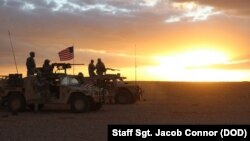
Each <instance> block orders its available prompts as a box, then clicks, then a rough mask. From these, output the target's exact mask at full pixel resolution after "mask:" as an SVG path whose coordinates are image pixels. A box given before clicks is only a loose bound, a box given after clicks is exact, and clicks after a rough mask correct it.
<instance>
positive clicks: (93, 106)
mask: <svg viewBox="0 0 250 141" xmlns="http://www.w3.org/2000/svg"><path fill="white" fill-rule="evenodd" d="M102 105H103V104H102V103H92V104H91V111H98V110H100V109H101V108H102Z"/></svg>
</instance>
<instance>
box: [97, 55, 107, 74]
mask: <svg viewBox="0 0 250 141" xmlns="http://www.w3.org/2000/svg"><path fill="white" fill-rule="evenodd" d="M105 72H106V67H105V65H104V63H103V62H102V60H101V59H100V58H98V59H97V63H96V73H97V75H104V74H105Z"/></svg>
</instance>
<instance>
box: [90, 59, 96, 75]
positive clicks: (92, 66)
mask: <svg viewBox="0 0 250 141" xmlns="http://www.w3.org/2000/svg"><path fill="white" fill-rule="evenodd" d="M95 69H96V67H95V65H94V60H91V61H90V63H89V67H88V70H89V77H94V76H96V74H95Z"/></svg>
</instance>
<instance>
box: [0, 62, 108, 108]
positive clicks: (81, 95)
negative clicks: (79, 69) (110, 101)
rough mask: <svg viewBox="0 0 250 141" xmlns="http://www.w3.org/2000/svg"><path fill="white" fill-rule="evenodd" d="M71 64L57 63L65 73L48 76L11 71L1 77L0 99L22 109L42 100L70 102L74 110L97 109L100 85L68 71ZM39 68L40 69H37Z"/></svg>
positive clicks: (39, 106) (9, 106)
mask: <svg viewBox="0 0 250 141" xmlns="http://www.w3.org/2000/svg"><path fill="white" fill-rule="evenodd" d="M70 66H71V65H70V64H64V63H59V64H56V67H57V68H63V69H64V70H65V73H53V74H51V75H50V76H46V77H45V76H42V75H41V74H39V73H38V74H37V75H36V76H29V77H25V78H22V75H21V74H10V75H9V76H1V78H0V102H1V104H2V105H6V106H7V107H8V108H9V110H10V111H12V112H19V111H23V110H24V109H25V108H26V107H30V108H31V109H32V110H35V111H38V110H41V109H42V107H43V106H44V105H45V104H69V105H70V108H71V111H72V112H76V113H82V112H88V111H91V110H99V109H100V108H101V107H102V104H103V101H104V96H103V89H102V88H100V87H99V86H97V85H96V84H94V83H92V82H90V81H89V82H88V83H84V84H82V83H81V82H80V80H81V79H80V78H79V76H77V75H67V74H66V69H67V68H69V67H70ZM38 70H39V69H38Z"/></svg>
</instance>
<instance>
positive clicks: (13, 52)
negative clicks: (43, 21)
mask: <svg viewBox="0 0 250 141" xmlns="http://www.w3.org/2000/svg"><path fill="white" fill-rule="evenodd" d="M8 32H9V39H10V45H11V49H12V54H13V58H14V62H15V66H16V72H17V74H18V68H17V63H16V56H15V51H14V48H13V45H12V40H11V36H10V31H9V30H8Z"/></svg>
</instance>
